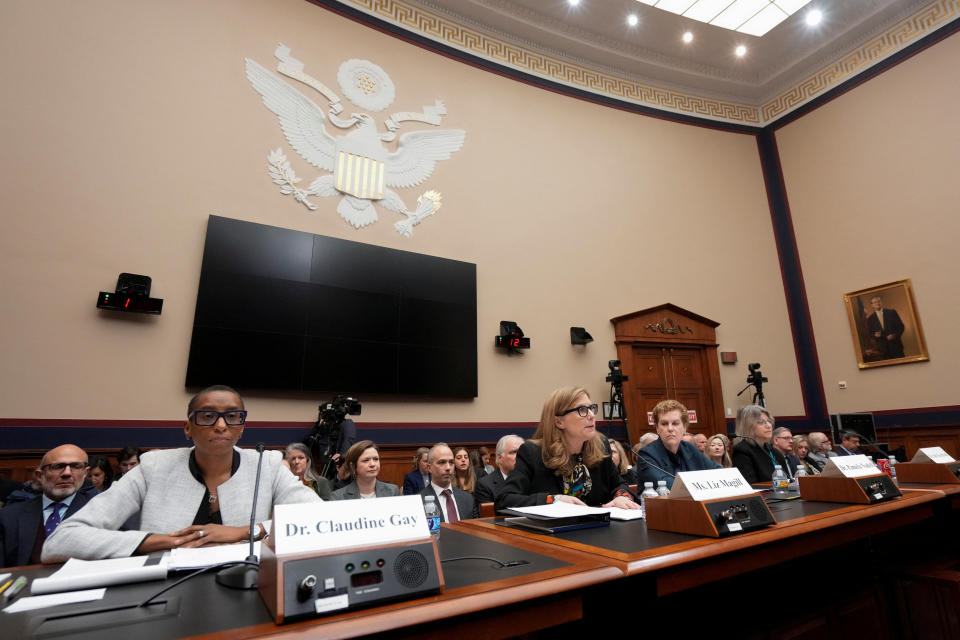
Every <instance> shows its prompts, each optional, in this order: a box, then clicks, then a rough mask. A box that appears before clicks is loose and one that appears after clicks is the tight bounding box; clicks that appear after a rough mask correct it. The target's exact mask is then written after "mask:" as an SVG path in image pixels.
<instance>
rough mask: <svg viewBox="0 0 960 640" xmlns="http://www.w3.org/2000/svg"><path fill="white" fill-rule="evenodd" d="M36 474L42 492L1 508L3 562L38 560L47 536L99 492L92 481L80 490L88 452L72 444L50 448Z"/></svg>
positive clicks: (0, 558)
mask: <svg viewBox="0 0 960 640" xmlns="http://www.w3.org/2000/svg"><path fill="white" fill-rule="evenodd" d="M34 474H35V475H36V478H37V480H38V481H39V482H40V488H41V489H42V491H43V493H42V494H41V495H39V496H37V497H36V498H33V499H32V500H27V501H25V502H17V503H13V504H9V505H7V506H6V507H5V508H3V509H0V563H2V565H0V566H3V567H17V566H22V565H26V564H38V563H39V562H40V551H41V550H42V549H43V542H44V540H46V539H47V537H48V536H49V535H50V534H51V533H53V532H54V530H55V529H56V528H57V527H58V526H59V525H60V522H61V521H63V520H65V519H66V518H69V517H70V516H72V515H73V514H74V513H76V512H77V511H79V510H80V508H81V507H82V506H83V505H85V504H86V503H87V501H88V500H90V498H92V497H93V496H95V495H97V493H99V492H98V491H97V490H96V489H95V488H94V487H93V486H92V485H90V486H89V488H85V489H84V490H82V491H81V490H80V487H81V486H82V485H83V481H84V480H85V479H86V477H87V454H86V452H85V451H84V450H83V449H81V448H80V447H76V446H74V445H72V444H65V445H62V446H59V447H56V448H55V449H51V450H50V451H48V452H47V454H46V455H45V456H43V460H41V461H40V468H39V469H36V470H35V471H34Z"/></svg>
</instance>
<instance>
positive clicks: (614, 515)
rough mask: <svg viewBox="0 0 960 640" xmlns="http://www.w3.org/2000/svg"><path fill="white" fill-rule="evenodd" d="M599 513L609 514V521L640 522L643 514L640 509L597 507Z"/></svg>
mask: <svg viewBox="0 0 960 640" xmlns="http://www.w3.org/2000/svg"><path fill="white" fill-rule="evenodd" d="M599 509H600V510H601V511H606V512H607V513H609V514H610V519H611V520H640V519H642V518H643V512H642V511H640V509H621V508H620V507H599Z"/></svg>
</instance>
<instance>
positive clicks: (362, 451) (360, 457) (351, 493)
mask: <svg viewBox="0 0 960 640" xmlns="http://www.w3.org/2000/svg"><path fill="white" fill-rule="evenodd" d="M344 460H345V462H344V464H345V465H347V466H348V467H349V468H350V474H351V475H352V476H353V481H352V482H350V483H349V484H347V485H345V486H343V487H341V488H340V489H337V490H336V491H334V492H333V493H332V494H331V495H330V499H331V500H360V499H367V498H390V497H393V496H398V495H400V489H399V488H398V487H397V485H395V484H390V483H388V482H382V481H381V480H380V479H379V478H377V476H378V475H380V450H379V449H377V445H376V444H374V442H373V441H372V440H361V441H360V442H357V443H354V444H353V446H351V447H350V448H349V449H347V454H346V455H345V456H344Z"/></svg>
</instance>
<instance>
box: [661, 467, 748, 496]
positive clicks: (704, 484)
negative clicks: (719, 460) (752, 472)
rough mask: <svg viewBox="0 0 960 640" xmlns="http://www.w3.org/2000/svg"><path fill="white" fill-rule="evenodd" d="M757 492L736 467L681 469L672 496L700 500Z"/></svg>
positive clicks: (674, 482)
mask: <svg viewBox="0 0 960 640" xmlns="http://www.w3.org/2000/svg"><path fill="white" fill-rule="evenodd" d="M748 493H756V491H754V489H753V488H752V487H751V486H750V483H749V482H747V481H746V479H745V478H744V477H743V474H741V473H740V470H739V469H737V468H736V467H729V468H727V469H706V470H704V471H681V472H680V473H678V474H677V479H676V480H674V481H673V489H671V490H670V497H671V498H687V497H689V498H693V499H694V500H696V501H698V502H700V501H702V500H712V499H713V498H731V497H733V496H742V495H746V494H748Z"/></svg>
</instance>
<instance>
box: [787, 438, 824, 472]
mask: <svg viewBox="0 0 960 640" xmlns="http://www.w3.org/2000/svg"><path fill="white" fill-rule="evenodd" d="M793 455H795V456H797V459H798V460H799V461H800V467H803V469H804V470H805V471H806V472H807V475H811V476H815V475H818V474H819V473H820V467H818V466H817V464H816V463H815V462H814V461H813V460H811V459H810V443H809V442H808V441H807V436H793Z"/></svg>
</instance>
